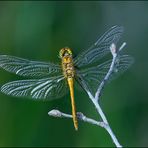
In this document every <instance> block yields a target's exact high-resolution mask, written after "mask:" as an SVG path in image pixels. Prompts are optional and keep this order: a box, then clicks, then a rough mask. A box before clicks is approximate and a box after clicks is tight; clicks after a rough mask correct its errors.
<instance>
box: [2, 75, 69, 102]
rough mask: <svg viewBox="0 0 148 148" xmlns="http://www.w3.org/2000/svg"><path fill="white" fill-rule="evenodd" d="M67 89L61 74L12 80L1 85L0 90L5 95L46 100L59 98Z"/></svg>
mask: <svg viewBox="0 0 148 148" xmlns="http://www.w3.org/2000/svg"><path fill="white" fill-rule="evenodd" d="M67 90H68V89H67V85H66V81H65V79H64V77H63V76H56V77H51V78H46V79H32V80H31V79H30V80H19V81H12V82H9V83H6V84H4V85H3V86H2V87H1V91H2V92H3V93H5V94H7V95H11V96H16V97H30V98H33V99H47V100H52V99H56V98H60V97H62V96H63V95H65V94H66V92H67Z"/></svg>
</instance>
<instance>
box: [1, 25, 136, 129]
mask: <svg viewBox="0 0 148 148" xmlns="http://www.w3.org/2000/svg"><path fill="white" fill-rule="evenodd" d="M123 30H124V29H123V27H121V26H113V27H111V28H110V29H109V30H108V31H106V32H105V33H104V34H103V35H102V36H101V37H99V38H98V39H97V41H96V42H95V43H94V44H93V45H92V46H91V47H90V48H88V49H87V50H82V52H81V53H80V54H78V55H77V56H75V57H74V56H73V52H72V49H70V48H69V47H64V48H62V49H61V50H60V51H59V57H60V59H61V63H60V64H54V63H51V62H40V61H31V60H28V59H23V58H19V57H15V56H10V55H0V67H1V68H2V69H4V70H6V71H8V72H11V73H14V74H16V75H19V76H23V77H27V79H25V80H17V81H11V82H8V83H6V84H4V85H3V86H2V87H1V92H3V93H4V94H6V95H10V96H15V97H28V98H32V99H34V100H37V99H38V100H53V99H56V98H62V97H63V96H64V95H66V93H67V92H70V98H71V108H72V117H73V124H74V128H75V130H78V119H77V115H76V105H75V97H74V84H75V82H76V83H78V84H79V85H80V86H81V87H82V88H83V89H84V90H85V91H88V90H89V91H90V92H91V93H92V94H93V95H94V93H95V92H96V90H97V88H98V86H99V84H100V83H101V81H102V80H103V78H104V77H105V75H106V73H107V72H108V70H109V68H110V65H111V61H112V60H111V59H108V60H106V61H105V62H103V63H99V61H100V60H101V59H102V58H103V57H105V56H107V55H109V54H111V52H110V46H111V44H112V43H114V44H115V45H116V44H117V42H118V41H119V39H120V37H121V35H122V33H123ZM132 62H133V58H132V57H131V56H129V55H120V58H119V60H118V62H116V63H115V67H116V70H115V71H113V72H112V74H111V79H112V78H114V77H116V76H118V75H119V74H121V73H122V72H124V71H126V70H127V69H128V68H129V66H130V65H131V64H132ZM93 64H94V65H93Z"/></svg>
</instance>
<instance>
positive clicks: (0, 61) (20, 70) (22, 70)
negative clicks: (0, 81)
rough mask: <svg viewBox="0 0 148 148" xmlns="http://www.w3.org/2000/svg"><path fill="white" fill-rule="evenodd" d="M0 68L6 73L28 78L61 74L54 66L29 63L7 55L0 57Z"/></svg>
mask: <svg viewBox="0 0 148 148" xmlns="http://www.w3.org/2000/svg"><path fill="white" fill-rule="evenodd" d="M0 67H1V68H3V69H5V70H6V71H8V72H12V73H15V74H17V75H20V76H28V77H45V76H51V75H53V74H59V72H61V67H60V66H59V65H56V64H52V63H46V62H37V61H29V60H27V59H22V58H18V57H14V56H8V55H0Z"/></svg>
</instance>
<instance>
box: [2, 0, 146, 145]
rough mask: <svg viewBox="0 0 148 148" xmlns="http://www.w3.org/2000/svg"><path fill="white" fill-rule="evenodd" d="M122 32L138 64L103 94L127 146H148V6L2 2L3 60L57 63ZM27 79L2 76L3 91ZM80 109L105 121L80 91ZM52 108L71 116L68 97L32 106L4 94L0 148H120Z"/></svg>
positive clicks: (105, 135)
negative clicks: (109, 33) (113, 31)
mask: <svg viewBox="0 0 148 148" xmlns="http://www.w3.org/2000/svg"><path fill="white" fill-rule="evenodd" d="M114 25H119V26H124V28H125V33H124V34H123V36H122V39H121V40H120V43H122V42H124V41H126V42H127V46H126V47H125V48H124V52H125V53H128V54H130V55H132V56H133V57H134V58H135V63H134V65H133V66H132V67H131V68H130V69H129V70H128V71H127V72H125V73H124V74H123V75H121V76H120V77H119V78H118V79H116V80H114V81H113V82H112V83H110V84H109V85H108V86H107V87H106V88H105V90H104V93H103V96H102V98H101V102H100V103H101V106H102V108H103V110H104V112H105V114H106V116H107V119H108V121H109V123H110V125H111V127H112V130H113V131H114V133H115V135H116V136H117V138H118V140H119V142H120V143H121V144H122V145H123V146H137V147H142V146H148V89H147V88H148V80H147V79H148V77H147V76H148V67H147V64H148V2H146V1H145V2H128V1H126V2H113V1H110V2H107V1H106V2H99V1H98V2H97V1H94V2H89V1H87V2H78V1H71V2H68V1H65V2H64V1H63V2H58V1H56V2H53V1H45V2H40V1H36V2H33V1H26V2H20V1H15V2H10V1H6V2H2V1H1V2H0V54H9V55H14V56H18V57H22V58H27V59H31V60H37V61H51V62H55V63H58V62H60V59H59V58H58V52H59V49H60V48H62V47H64V46H69V47H71V48H72V49H73V51H74V53H75V54H78V53H79V52H80V51H81V50H83V49H87V48H88V47H89V46H90V45H91V44H92V43H94V41H96V39H97V38H98V36H101V35H102V34H103V33H104V32H105V31H106V30H107V29H109V28H110V27H111V26H114ZM17 79H22V78H21V77H19V76H15V75H14V74H10V73H8V72H5V71H4V70H0V85H2V84H4V83H5V82H8V81H12V80H17ZM76 104H77V110H78V111H81V112H83V113H84V114H85V115H87V116H89V117H92V118H95V119H98V120H99V119H100V118H99V117H98V115H97V114H96V111H95V108H94V106H93V105H92V103H91V101H90V100H89V99H88V97H87V96H86V94H85V93H84V92H82V91H78V90H76ZM51 109H59V110H61V111H63V112H66V113H70V112H71V106H70V97H69V95H66V96H65V97H63V98H61V99H59V100H55V101H51V102H42V101H33V100H30V99H21V98H15V97H10V96H6V95H4V94H2V93H0V146H1V147H4V146H63V147H66V146H67V147H69V146H97V147H99V146H100V147H102V146H114V144H113V143H112V141H111V138H110V136H109V135H108V133H107V132H106V131H105V130H104V129H102V128H100V127H96V126H93V125H90V124H88V123H83V122H79V131H78V132H75V130H74V128H73V123H72V121H71V120H70V119H57V118H52V117H49V116H48V114H47V113H48V111H49V110H51Z"/></svg>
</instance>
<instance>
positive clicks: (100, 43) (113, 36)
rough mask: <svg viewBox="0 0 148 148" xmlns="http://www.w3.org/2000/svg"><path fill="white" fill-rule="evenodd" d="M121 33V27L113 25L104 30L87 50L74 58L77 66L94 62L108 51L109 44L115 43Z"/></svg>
mask: <svg viewBox="0 0 148 148" xmlns="http://www.w3.org/2000/svg"><path fill="white" fill-rule="evenodd" d="M122 33H123V27H119V26H114V27H112V28H110V29H109V30H108V31H107V32H105V33H104V34H103V35H102V36H101V37H100V38H99V39H98V40H97V41H96V42H95V44H93V45H92V46H91V47H90V48H89V49H88V50H85V51H83V52H82V53H80V55H78V56H77V57H76V58H75V59H74V63H75V65H76V66H77V67H82V66H85V65H88V64H90V63H94V62H96V61H98V60H99V59H101V58H102V57H103V56H105V55H106V54H107V53H109V52H110V45H111V44H112V43H114V44H117V42H118V40H119V39H120V37H121V35H122Z"/></svg>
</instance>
